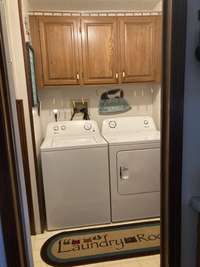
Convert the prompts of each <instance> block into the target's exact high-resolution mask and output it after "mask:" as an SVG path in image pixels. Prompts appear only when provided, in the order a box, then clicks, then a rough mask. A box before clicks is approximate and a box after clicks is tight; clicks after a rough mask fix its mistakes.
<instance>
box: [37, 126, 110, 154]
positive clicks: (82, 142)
mask: <svg viewBox="0 0 200 267" xmlns="http://www.w3.org/2000/svg"><path fill="white" fill-rule="evenodd" d="M102 145H103V146H106V145H107V142H106V141H105V140H104V138H103V137H102V136H101V135H100V132H99V129H98V125H97V123H96V122H95V121H66V122H57V123H50V124H49V125H48V127H47V135H46V138H45V140H44V142H43V144H42V146H41V151H49V150H58V149H59V150H61V149H72V148H88V147H97V146H102Z"/></svg>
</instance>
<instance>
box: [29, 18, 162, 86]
mask: <svg viewBox="0 0 200 267" xmlns="http://www.w3.org/2000/svg"><path fill="white" fill-rule="evenodd" d="M30 29H31V39H32V45H33V48H34V50H35V54H36V78H37V84H38V87H39V88H42V87H44V86H50V85H57V86H59V85H72V84H109V83H110V84H111V83H114V84H116V83H119V82H124V83H129V82H160V80H161V51H162V50H161V40H162V36H161V30H162V23H161V16H146V17H143V16H141V17H82V18H81V17H56V16H55V17H52V16H30Z"/></svg>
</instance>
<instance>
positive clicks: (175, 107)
mask: <svg viewBox="0 0 200 267" xmlns="http://www.w3.org/2000/svg"><path fill="white" fill-rule="evenodd" d="M163 16H164V17H163V29H164V35H163V61H162V66H163V78H162V88H163V89H162V104H161V106H162V138H161V139H162V149H161V151H162V152H161V154H162V155H161V266H164V267H165V266H170V267H179V266H181V233H182V231H181V216H182V211H181V209H182V153H183V119H184V91H185V80H184V77H185V60H186V55H185V54H186V29H187V27H186V26H187V0H164V13H163Z"/></svg>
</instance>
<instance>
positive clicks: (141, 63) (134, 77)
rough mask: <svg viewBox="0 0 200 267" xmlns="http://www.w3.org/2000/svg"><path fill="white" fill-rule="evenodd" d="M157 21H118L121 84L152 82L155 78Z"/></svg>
mask: <svg viewBox="0 0 200 267" xmlns="http://www.w3.org/2000/svg"><path fill="white" fill-rule="evenodd" d="M156 26H157V19H156V16H149V17H131V18H128V17H124V18H121V19H120V58H121V74H122V82H124V83H126V82H127V83H128V82H151V81H152V82H153V81H156V77H157V63H158V62H157V61H158V58H157V55H156V53H157V44H156V42H157V40H158V39H157V34H158V33H157V27H156Z"/></svg>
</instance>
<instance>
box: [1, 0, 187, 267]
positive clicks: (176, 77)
mask: <svg viewBox="0 0 200 267" xmlns="http://www.w3.org/2000/svg"><path fill="white" fill-rule="evenodd" d="M186 11H187V8H186V0H164V42H163V43H164V44H163V49H164V56H163V86H162V168H161V170H162V174H161V176H162V179H161V194H162V208H161V226H162V229H161V230H162V234H161V266H162V267H181V180H182V147H183V143H182V142H183V141H182V140H183V108H184V106H183V104H184V71H185V44H186ZM2 49H3V48H2V42H0V60H1V61H2V56H3V50H2ZM0 63H2V62H0ZM5 69H6V68H5V64H1V69H0V70H1V75H2V77H3V79H2V81H3V82H1V83H0V104H1V105H0V109H1V112H0V126H1V131H0V134H1V138H0V142H1V143H0V145H1V148H3V152H1V153H0V157H2V155H3V158H2V160H3V161H1V159H0V162H3V163H4V164H0V181H1V182H2V181H3V180H2V179H3V178H5V175H6V176H7V179H6V180H5V184H4V185H3V194H4V196H5V195H6V198H5V200H4V203H6V204H5V206H3V205H1V206H0V209H1V216H2V214H3V220H2V227H3V232H4V236H5V249H6V256H7V260H8V261H10V262H11V264H10V265H9V267H10V266H11V267H12V266H20V267H23V266H28V265H27V264H28V263H27V255H26V254H27V251H26V250H25V246H24V240H23V229H22V221H23V218H22V214H20V212H16V206H17V205H19V201H18V199H19V197H20V191H19V190H18V188H17V187H16V186H15V183H14V182H13V180H14V176H13V174H15V171H16V165H15V164H16V163H15V161H12V160H11V158H12V157H13V156H14V150H13V149H12V144H13V137H12V135H11V134H10V132H11V130H12V129H11V122H12V117H11V116H10V113H9V96H8V92H7V91H8V87H7V84H6V82H5V81H6V76H5ZM0 77H1V76H0ZM2 103H3V105H2ZM2 153H3V154H2ZM5 159H6V160H5ZM8 163H9V166H8ZM11 170H12V172H11ZM1 189H2V186H0V190H1ZM1 191H2V190H1ZM0 196H1V192H0ZM13 200H14V201H13ZM0 203H2V201H0ZM8 208H9V210H8ZM13 251H14V253H13ZM13 263H14V264H15V265H12V264H13Z"/></svg>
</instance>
